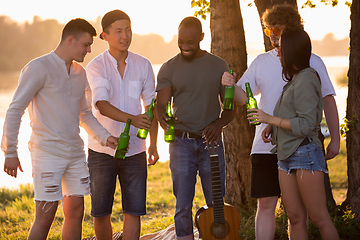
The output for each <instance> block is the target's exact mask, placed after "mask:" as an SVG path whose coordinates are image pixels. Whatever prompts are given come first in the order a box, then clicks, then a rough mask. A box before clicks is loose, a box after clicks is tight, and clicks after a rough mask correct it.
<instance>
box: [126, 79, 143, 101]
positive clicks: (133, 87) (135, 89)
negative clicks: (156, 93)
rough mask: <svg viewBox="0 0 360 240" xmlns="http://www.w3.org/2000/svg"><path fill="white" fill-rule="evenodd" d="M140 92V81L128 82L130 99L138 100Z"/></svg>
mask: <svg viewBox="0 0 360 240" xmlns="http://www.w3.org/2000/svg"><path fill="white" fill-rule="evenodd" d="M141 90H142V81H130V82H129V92H128V95H129V97H131V98H135V99H140V95H141Z"/></svg>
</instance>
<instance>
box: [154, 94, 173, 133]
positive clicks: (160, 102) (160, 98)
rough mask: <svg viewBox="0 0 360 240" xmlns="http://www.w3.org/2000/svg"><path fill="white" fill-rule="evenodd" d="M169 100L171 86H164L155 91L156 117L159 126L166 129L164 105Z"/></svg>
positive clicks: (167, 126)
mask: <svg viewBox="0 0 360 240" xmlns="http://www.w3.org/2000/svg"><path fill="white" fill-rule="evenodd" d="M170 100H171V87H164V88H162V89H160V90H159V91H158V93H157V104H156V117H157V120H158V121H159V123H160V126H161V127H162V128H163V129H164V130H165V131H167V130H168V128H169V125H168V124H167V123H166V120H167V117H166V106H167V102H168V101H170Z"/></svg>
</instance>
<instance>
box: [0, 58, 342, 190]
mask: <svg viewBox="0 0 360 240" xmlns="http://www.w3.org/2000/svg"><path fill="white" fill-rule="evenodd" d="M348 59H349V58H348V57H342V56H341V57H325V58H323V60H324V62H325V65H326V66H327V69H328V72H329V75H330V78H331V80H332V82H333V85H334V87H335V91H336V97H335V99H336V102H337V106H338V111H339V119H340V123H342V122H343V121H342V119H343V118H344V117H345V110H346V98H347V91H348V88H347V86H342V85H340V84H338V83H337V81H336V79H338V78H339V77H342V76H344V75H345V74H346V72H347V69H348V61H349V60H348ZM250 61H251V60H249V62H250ZM160 66H161V65H154V66H153V68H154V72H155V75H156V74H157V72H158V70H159V68H160ZM13 75H15V77H17V76H18V75H19V73H14V74H13ZM0 79H2V78H1V74H0ZM14 91H15V89H12V90H6V91H5V90H0V126H1V128H0V136H2V132H3V129H2V126H3V124H4V118H5V113H6V110H7V108H8V106H9V104H10V103H11V99H12V96H13V94H14ZM30 134H31V128H30V119H29V116H28V113H27V111H26V112H25V114H24V116H23V118H22V123H21V127H20V132H19V142H18V149H19V151H18V154H19V159H20V161H21V165H22V168H23V170H24V172H18V177H17V178H13V177H10V176H8V175H7V174H6V173H5V172H4V171H3V170H2V169H3V163H4V155H3V154H2V153H0V169H1V171H0V188H2V187H6V188H17V187H18V186H19V185H20V184H27V183H32V177H31V161H30V153H29V150H28V147H27V142H28V140H29V138H30ZM80 135H81V137H82V138H83V139H84V142H85V149H86V147H87V134H86V132H85V131H84V129H82V128H81V133H80ZM163 136H164V133H163V130H162V129H161V127H159V134H158V151H159V155H160V160H159V161H162V162H166V161H167V160H168V159H169V153H168V152H169V148H168V144H167V143H165V142H164V140H163Z"/></svg>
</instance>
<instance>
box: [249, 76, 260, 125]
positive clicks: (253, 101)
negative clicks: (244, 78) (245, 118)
mask: <svg viewBox="0 0 360 240" xmlns="http://www.w3.org/2000/svg"><path fill="white" fill-rule="evenodd" d="M245 87H246V96H247V98H246V108H247V109H248V110H249V109H252V108H256V109H257V108H258V107H257V104H256V99H255V98H254V97H253V94H252V92H251V88H250V84H249V83H248V82H247V83H245ZM249 113H251V112H249ZM250 124H251V125H259V124H260V123H259V122H257V119H252V120H250Z"/></svg>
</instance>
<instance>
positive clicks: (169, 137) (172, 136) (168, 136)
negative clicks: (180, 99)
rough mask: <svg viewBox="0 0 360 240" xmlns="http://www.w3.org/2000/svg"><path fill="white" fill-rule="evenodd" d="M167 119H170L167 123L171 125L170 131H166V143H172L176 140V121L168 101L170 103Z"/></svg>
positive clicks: (167, 108)
mask: <svg viewBox="0 0 360 240" xmlns="http://www.w3.org/2000/svg"><path fill="white" fill-rule="evenodd" d="M166 117H167V119H168V120H167V121H166V123H167V124H169V129H168V130H167V131H165V134H164V139H165V142H167V143H171V142H173V141H174V140H175V120H174V116H173V115H172V112H171V104H170V101H168V103H167V107H166Z"/></svg>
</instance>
